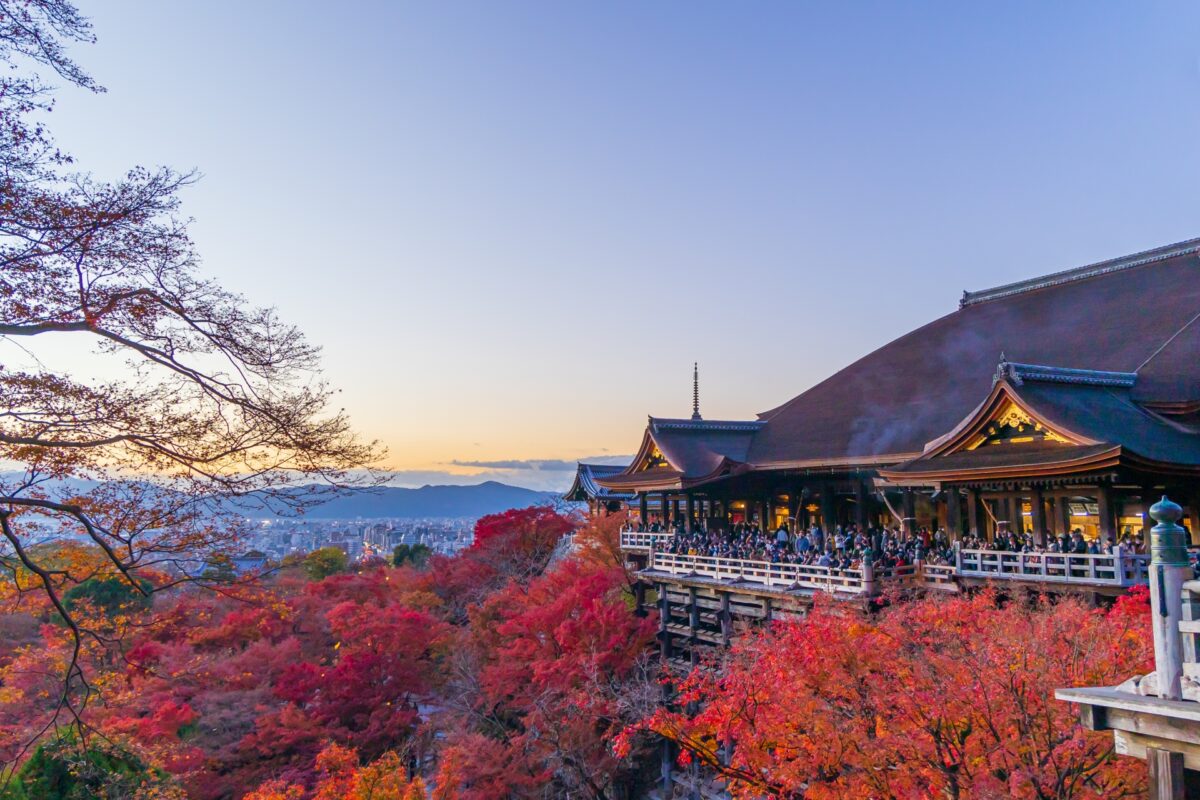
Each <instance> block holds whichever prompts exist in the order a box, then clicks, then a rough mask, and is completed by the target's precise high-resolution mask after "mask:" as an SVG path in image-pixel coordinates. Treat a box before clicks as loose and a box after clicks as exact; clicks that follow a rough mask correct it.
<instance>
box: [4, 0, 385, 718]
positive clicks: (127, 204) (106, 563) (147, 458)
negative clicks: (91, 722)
mask: <svg viewBox="0 0 1200 800" xmlns="http://www.w3.org/2000/svg"><path fill="white" fill-rule="evenodd" d="M90 40H91V31H90V27H89V24H88V22H87V20H86V19H85V18H84V17H82V16H81V15H80V14H79V12H78V11H77V10H76V9H75V8H74V6H73V5H72V4H71V3H69V2H67V1H66V0H15V2H9V1H8V0H5V1H4V2H0V65H2V66H3V67H4V68H5V69H4V70H3V71H2V72H3V75H2V76H0V337H2V338H0V341H3V343H4V344H5V346H6V347H7V348H8V352H6V353H5V354H4V356H3V362H0V363H2V366H0V392H2V393H3V395H4V398H5V400H4V404H3V408H2V409H0V459H2V460H4V461H6V462H8V463H11V464H17V465H19V466H20V469H19V471H17V472H16V473H15V474H13V473H5V474H4V476H3V477H0V536H2V537H3V538H2V542H3V545H4V548H3V550H0V568H2V569H3V570H5V571H6V572H7V577H8V580H7V581H6V583H5V585H4V589H3V592H4V597H5V598H6V599H7V600H8V601H9V602H19V601H20V599H21V596H22V595H24V594H26V593H28V592H30V591H36V592H39V593H40V594H41V595H42V596H44V597H45V598H46V599H47V601H48V602H49V603H50V604H51V605H52V606H53V608H54V609H55V611H56V612H57V614H58V615H59V617H60V619H61V620H62V621H63V624H64V625H65V626H66V629H67V630H68V632H69V639H70V645H69V646H70V652H69V654H68V657H67V658H66V659H65V661H64V664H63V670H64V672H63V686H62V688H61V690H60V692H59V697H58V703H57V706H56V710H55V712H54V713H53V714H51V715H50V717H49V718H48V719H47V721H46V728H47V729H48V728H51V727H53V726H54V725H56V724H58V723H59V722H60V721H61V714H62V713H66V714H67V715H68V720H70V721H73V722H74V723H76V724H78V723H79V722H80V720H81V718H82V716H81V715H82V714H83V711H84V709H85V707H86V706H87V704H88V701H89V699H90V698H91V697H92V694H93V687H92V685H91V682H90V681H89V678H88V676H87V675H86V674H85V671H84V669H83V667H82V665H83V663H84V661H85V659H84V658H83V649H84V648H85V646H95V647H103V648H111V647H119V643H118V642H115V641H114V639H113V637H112V631H111V630H106V629H104V628H101V627H99V626H93V625H90V624H88V618H87V617H86V616H84V615H80V614H78V613H77V608H76V607H75V604H73V603H68V602H67V600H66V595H67V594H68V593H69V592H71V591H72V589H73V587H76V586H81V585H83V584H85V583H87V582H89V581H101V582H111V581H123V582H124V583H125V584H127V586H128V587H129V590H130V591H131V592H135V593H138V594H141V595H143V596H144V595H148V594H150V593H153V592H156V591H161V590H163V589H164V588H167V587H170V586H172V585H175V584H177V583H179V582H181V581H187V580H192V579H193V578H192V576H194V575H197V574H200V573H202V570H203V566H204V565H206V564H211V563H219V562H220V560H221V558H222V557H223V556H227V555H228V554H229V552H231V551H230V548H231V547H233V546H235V545H234V540H235V539H236V536H235V535H234V534H235V533H236V531H235V530H234V529H232V528H231V527H230V525H231V523H230V520H229V518H228V517H227V516H225V515H226V514H227V513H228V512H229V511H230V510H231V506H230V502H231V501H237V500H239V499H240V500H241V501H242V502H256V503H265V504H269V505H273V506H287V507H296V506H297V505H299V504H301V503H302V502H303V501H302V500H301V495H300V494H298V493H295V492H292V491H288V488H287V487H289V486H291V485H294V484H295V483H296V482H297V481H300V480H314V481H319V482H321V483H323V484H324V485H325V486H328V487H333V488H337V487H341V486H345V485H347V484H348V483H351V482H353V481H352V479H351V477H350V476H351V471H352V470H357V469H358V468H360V467H364V466H366V465H368V464H370V463H371V462H372V461H373V460H374V459H375V458H376V457H377V456H378V452H377V448H376V447H374V446H373V445H369V444H363V443H361V442H359V441H358V440H357V439H356V438H355V436H354V435H353V433H352V432H351V430H350V427H349V424H348V421H347V419H346V417H345V415H344V414H343V413H341V412H340V411H336V410H331V409H330V408H329V400H330V398H331V392H330V390H329V389H328V388H327V387H326V386H325V384H324V383H322V382H321V380H320V379H319V376H318V374H317V366H318V365H317V356H318V351H317V349H316V348H315V347H314V346H312V345H311V344H309V343H308V342H306V341H305V339H304V337H303V336H302V335H301V333H300V332H299V331H298V330H297V329H296V328H294V327H292V326H289V325H286V324H284V323H282V322H281V321H280V320H279V319H278V318H277V316H276V315H275V313H274V312H273V311H271V310H270V309H260V308H254V307H252V306H250V305H248V304H247V303H246V302H245V301H244V300H243V299H242V298H241V297H239V296H237V295H234V294H232V293H230V292H228V291H225V290H224V289H222V288H221V287H220V286H218V285H217V284H216V283H214V282H212V281H211V280H208V279H205V278H204V277H202V276H201V275H200V273H199V271H198V269H197V265H198V258H197V256H196V253H195V251H194V248H193V246H192V242H191V240H190V239H189V237H188V233H187V225H186V221H185V220H184V219H183V218H182V217H181V216H180V214H179V192H180V190H181V189H182V188H184V187H186V186H187V185H188V184H189V183H191V182H192V180H193V176H192V175H190V174H180V173H177V172H174V171H172V170H170V169H165V168H159V169H143V168H135V169H133V170H131V171H130V172H129V173H128V174H126V175H125V176H124V177H123V178H120V179H119V180H116V181H113V182H105V181H101V180H97V179H95V178H93V177H91V176H90V175H88V174H86V173H83V172H79V171H78V170H77V168H76V167H75V166H74V164H73V163H72V162H71V159H70V158H69V157H68V156H66V155H65V154H63V153H61V152H60V151H59V150H57V149H56V148H55V147H54V145H53V142H52V141H51V139H50V137H49V134H48V133H47V132H46V130H45V129H44V127H43V126H42V124H41V123H40V122H39V120H40V119H41V117H42V116H44V112H46V111H47V110H49V108H50V106H51V104H52V99H51V95H50V91H49V84H48V83H46V82H45V81H44V80H43V79H42V78H41V77H40V76H39V75H38V74H37V71H38V70H42V71H47V72H49V73H51V74H53V75H54V76H56V77H57V78H58V79H60V80H63V81H65V82H67V83H69V84H73V85H75V86H78V87H82V88H84V89H89V90H93V91H99V87H98V86H97V85H96V84H95V83H94V82H93V81H92V79H91V78H90V77H89V76H88V75H87V74H86V73H85V72H84V71H83V70H82V69H80V68H79V67H78V66H77V65H76V64H75V63H74V62H72V61H71V60H70V59H69V58H68V57H67V55H66V53H65V50H64V44H65V43H71V42H87V41H90ZM47 339H57V340H60V341H59V342H57V345H58V346H60V347H62V348H67V349H69V350H70V351H71V352H72V353H73V356H71V357H70V359H69V363H71V364H73V365H75V366H74V367H72V368H70V369H59V370H56V369H51V368H49V367H47V366H44V364H43V361H42V359H41V358H40V357H39V346H40V343H41V342H42V341H43V340H47ZM22 342H23V343H22ZM56 352H58V351H56ZM84 364H86V365H88V368H87V369H86V370H84V369H83V368H82V365H84ZM81 481H98V482H101V483H100V485H99V486H98V488H94V489H91V490H90V491H83V490H81V486H86V485H90V484H81ZM62 532H68V533H71V534H74V535H77V536H80V537H83V538H86V539H87V540H89V541H90V542H91V543H93V544H94V546H95V548H96V549H97V551H98V552H100V553H101V554H102V555H103V558H102V559H99V560H96V559H85V560H82V561H76V560H72V559H71V558H58V557H47V556H50V555H52V554H50V553H49V552H48V551H47V550H45V549H39V548H36V547H34V546H33V542H34V541H35V540H36V539H37V538H38V537H44V536H45V535H47V534H48V533H62ZM103 585H106V586H108V585H109V583H105V584H103ZM104 594H106V595H112V594H113V592H112V591H111V586H110V588H108V589H105V592H104Z"/></svg>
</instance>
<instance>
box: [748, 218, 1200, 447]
mask: <svg viewBox="0 0 1200 800" xmlns="http://www.w3.org/2000/svg"><path fill="white" fill-rule="evenodd" d="M1198 252H1200V240H1192V241H1189V242H1184V243H1181V244H1177V245H1170V246H1167V247H1163V248H1158V249H1155V250H1150V251H1146V252H1144V253H1138V254H1135V255H1132V256H1127V257H1125V258H1121V259H1114V260H1111V261H1105V262H1102V263H1099V264H1093V265H1090V266H1088V267H1082V268H1079V269H1075V270H1068V271H1066V272H1061V273H1055V274H1053V275H1048V276H1045V277H1043V278H1036V279H1032V280H1029V281H1023V282H1021V283H1017V284H1010V285H1007V286H1002V287H998V288H996V289H992V290H988V291H985V292H976V293H966V294H965V295H964V298H963V302H962V304H961V306H960V308H959V309H958V310H957V311H955V312H953V313H951V314H948V315H946V316H944V317H942V318H941V319H938V320H935V321H933V322H931V323H929V324H928V325H925V326H924V327H922V328H918V329H917V330H915V331H913V332H911V333H909V334H907V335H905V336H902V337H900V338H899V339H896V340H895V341H893V342H891V343H890V344H887V345H885V346H883V347H881V348H880V349H878V350H876V351H875V352H873V353H871V354H870V355H868V356H866V357H864V358H862V359H860V360H858V361H856V362H855V363H853V364H851V365H850V366H848V367H846V368H845V369H843V370H841V371H840V372H838V373H836V374H835V375H833V376H832V377H830V378H828V379H826V380H825V381H822V382H821V383H819V384H817V385H816V386H814V387H813V388H811V389H809V390H808V391H806V392H804V393H803V394H801V395H800V396H798V397H796V398H795V399H793V400H790V401H789V402H787V403H785V404H784V405H782V406H779V407H778V408H775V409H773V410H771V411H768V412H765V413H763V414H760V415H759V418H760V419H761V420H763V421H765V422H766V423H767V424H766V425H765V426H764V427H763V429H762V430H761V431H760V432H759V433H758V434H757V435H756V436H755V438H754V441H753V443H752V445H751V447H750V451H749V454H748V459H749V461H750V462H751V463H752V464H753V465H754V466H755V467H756V468H759V469H762V468H771V467H785V466H792V465H796V466H805V465H811V464H822V463H852V462H860V463H864V464H865V463H881V462H889V461H891V462H895V461H899V460H904V459H906V458H911V457H913V456H916V455H918V454H920V453H921V452H922V451H923V449H924V445H925V443H927V442H929V441H930V440H932V439H935V438H937V437H939V436H941V435H943V434H944V433H945V432H946V431H948V430H950V429H952V428H953V427H954V426H955V425H956V424H958V423H959V422H960V421H961V420H962V419H963V418H964V417H966V416H967V415H968V414H969V413H970V412H971V411H972V409H973V408H975V406H976V405H977V404H978V403H979V401H980V399H981V398H982V397H984V396H986V395H987V394H988V392H989V390H990V388H991V385H992V377H993V372H994V370H995V365H996V362H997V360H998V359H999V358H1000V357H1001V354H1002V353H1003V354H1006V356H1007V357H1008V358H1009V359H1012V360H1013V361H1018V362H1025V363H1029V364H1050V365H1055V366H1058V367H1072V368H1078V369H1085V370H1110V371H1117V372H1126V373H1137V382H1136V384H1135V385H1134V386H1133V387H1132V388H1131V389H1130V390H1129V392H1128V394H1127V399H1126V401H1125V402H1130V401H1136V402H1137V403H1138V404H1141V403H1151V404H1159V405H1187V404H1192V405H1195V404H1196V403H1197V402H1200V358H1197V354H1200V322H1198V321H1197V318H1198V317H1200V256H1198V255H1197V253H1198ZM1062 402H1067V401H1066V400H1063V401H1062ZM1110 410H1111V409H1110ZM1073 413H1077V414H1083V415H1087V414H1088V413H1089V412H1088V404H1087V403H1086V402H1084V403H1082V404H1077V405H1076V406H1075V407H1074V408H1073ZM1097 413H1099V414H1100V417H1098V418H1097V424H1113V423H1111V422H1105V420H1106V419H1111V417H1105V416H1104V415H1105V414H1107V413H1108V412H1107V411H1105V412H1097ZM1139 413H1144V411H1141V410H1140V409H1138V408H1137V406H1136V405H1133V406H1132V410H1131V411H1130V414H1132V415H1133V416H1134V417H1136V415H1137V414H1139Z"/></svg>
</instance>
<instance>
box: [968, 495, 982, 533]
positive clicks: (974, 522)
mask: <svg viewBox="0 0 1200 800" xmlns="http://www.w3.org/2000/svg"><path fill="white" fill-rule="evenodd" d="M967 529H968V530H969V531H970V533H971V535H972V536H979V535H980V534H981V533H982V532H983V531H982V530H981V529H980V527H979V490H978V489H967Z"/></svg>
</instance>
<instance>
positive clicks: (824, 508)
mask: <svg viewBox="0 0 1200 800" xmlns="http://www.w3.org/2000/svg"><path fill="white" fill-rule="evenodd" d="M821 527H822V528H824V529H825V538H826V540H827V541H828V539H829V535H830V534H831V533H833V529H834V528H836V527H837V497H836V496H835V495H834V493H833V484H832V483H826V484H824V485H823V486H822V487H821Z"/></svg>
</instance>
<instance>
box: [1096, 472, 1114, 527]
mask: <svg viewBox="0 0 1200 800" xmlns="http://www.w3.org/2000/svg"><path fill="white" fill-rule="evenodd" d="M1096 510H1097V513H1099V515H1100V541H1101V542H1107V541H1108V540H1109V539H1112V540H1113V541H1116V539H1117V519H1116V516H1115V509H1114V507H1113V496H1112V486H1111V485H1110V484H1108V483H1106V482H1101V483H1100V485H1099V486H1098V487H1097V489H1096Z"/></svg>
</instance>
